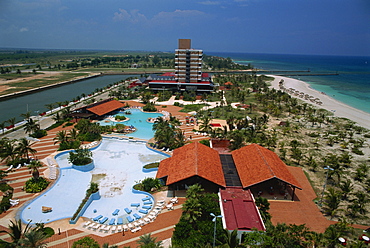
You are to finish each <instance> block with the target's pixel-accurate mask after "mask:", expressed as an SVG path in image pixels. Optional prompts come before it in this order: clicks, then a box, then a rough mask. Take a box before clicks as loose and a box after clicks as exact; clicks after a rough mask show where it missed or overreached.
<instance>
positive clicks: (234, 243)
mask: <svg viewBox="0 0 370 248" xmlns="http://www.w3.org/2000/svg"><path fill="white" fill-rule="evenodd" d="M224 236H225V240H226V243H225V245H226V246H223V247H225V248H226V247H227V248H236V247H238V245H239V239H238V229H235V230H233V231H232V232H229V230H227V229H224Z"/></svg>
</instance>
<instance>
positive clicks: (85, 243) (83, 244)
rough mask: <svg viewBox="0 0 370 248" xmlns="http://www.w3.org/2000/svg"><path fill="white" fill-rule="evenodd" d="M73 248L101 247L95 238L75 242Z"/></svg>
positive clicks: (85, 238)
mask: <svg viewBox="0 0 370 248" xmlns="http://www.w3.org/2000/svg"><path fill="white" fill-rule="evenodd" d="M72 248H100V245H99V243H98V242H96V241H95V240H94V239H93V238H90V237H84V238H82V239H80V240H77V241H75V242H74V243H73V245H72Z"/></svg>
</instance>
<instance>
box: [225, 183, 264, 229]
mask: <svg viewBox="0 0 370 248" xmlns="http://www.w3.org/2000/svg"><path fill="white" fill-rule="evenodd" d="M219 199H220V207H221V215H222V216H223V218H222V223H223V225H224V228H225V229H227V230H230V231H233V230H235V229H237V230H239V231H252V229H257V230H259V231H265V225H264V223H263V220H262V218H261V215H260V213H259V211H258V208H257V206H256V204H255V203H254V198H253V195H252V193H251V192H250V190H243V189H242V188H238V187H227V188H226V189H220V193H219Z"/></svg>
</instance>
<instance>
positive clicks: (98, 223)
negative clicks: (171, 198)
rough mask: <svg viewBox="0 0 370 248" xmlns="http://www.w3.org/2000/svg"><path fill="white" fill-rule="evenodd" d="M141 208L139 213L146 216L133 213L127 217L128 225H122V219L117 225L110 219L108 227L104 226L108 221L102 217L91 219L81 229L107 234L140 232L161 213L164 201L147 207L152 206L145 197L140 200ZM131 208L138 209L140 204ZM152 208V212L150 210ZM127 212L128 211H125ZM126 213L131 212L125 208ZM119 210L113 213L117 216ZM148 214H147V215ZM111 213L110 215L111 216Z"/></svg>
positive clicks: (133, 204)
mask: <svg viewBox="0 0 370 248" xmlns="http://www.w3.org/2000/svg"><path fill="white" fill-rule="evenodd" d="M142 201H143V206H142V209H140V210H139V212H140V213H143V214H145V215H146V216H145V217H143V216H140V215H139V214H137V213H134V214H133V216H134V218H133V217H131V216H130V215H129V216H127V217H126V218H127V220H128V222H129V223H128V224H123V220H122V218H118V219H117V223H116V222H115V218H112V219H111V220H110V222H109V224H108V225H106V224H104V223H105V222H106V221H108V218H107V217H103V216H102V215H99V216H96V217H95V218H93V219H92V221H87V222H85V223H84V224H83V227H85V228H87V229H91V230H94V231H97V230H99V231H100V232H106V233H108V232H109V230H111V231H112V233H114V232H116V231H117V232H122V231H129V230H130V231H131V232H133V233H134V232H137V231H140V230H141V227H142V226H144V225H146V224H149V223H151V222H153V221H154V220H155V219H156V217H157V215H158V214H159V213H160V212H161V210H162V208H163V207H164V204H165V201H164V200H162V201H159V202H158V203H157V204H156V205H155V206H149V205H150V204H153V202H152V199H151V198H150V197H145V198H143V199H142ZM131 206H133V207H139V206H140V203H132V204H131ZM151 208H153V210H152V211H150V209H151ZM127 210H129V211H127ZM125 211H126V213H128V212H130V213H131V210H130V209H128V208H125ZM149 211H150V212H149ZM118 212H119V209H116V210H115V211H114V212H113V213H117V214H118ZM148 212H149V213H148ZM113 213H112V214H113Z"/></svg>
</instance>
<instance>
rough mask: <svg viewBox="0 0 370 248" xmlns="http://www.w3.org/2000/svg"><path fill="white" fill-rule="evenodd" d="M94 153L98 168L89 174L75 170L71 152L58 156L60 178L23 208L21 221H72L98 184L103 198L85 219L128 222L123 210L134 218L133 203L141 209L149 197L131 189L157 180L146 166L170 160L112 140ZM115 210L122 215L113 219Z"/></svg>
mask: <svg viewBox="0 0 370 248" xmlns="http://www.w3.org/2000/svg"><path fill="white" fill-rule="evenodd" d="M92 152H93V159H94V165H95V168H94V169H93V170H92V171H88V172H81V171H78V170H75V169H73V168H72V167H71V164H70V163H69V162H68V152H65V153H60V154H59V155H57V156H56V158H55V159H56V161H57V163H58V165H59V167H60V177H59V178H58V180H57V182H56V183H55V184H54V185H53V187H52V188H51V189H49V190H48V191H46V192H44V193H42V194H41V195H40V196H39V197H37V198H36V199H35V200H34V201H32V202H31V203H29V204H28V205H27V206H25V207H24V209H23V211H22V212H21V216H20V217H21V219H22V221H23V222H29V221H31V223H39V222H42V223H48V222H52V221H55V220H59V219H64V218H70V217H72V215H73V214H74V213H75V211H76V210H77V208H78V206H79V205H80V203H81V201H82V200H83V198H84V197H85V194H86V189H87V188H88V187H89V184H90V182H91V181H94V182H97V183H98V184H99V192H100V195H101V198H100V200H95V201H93V202H92V203H91V205H90V206H89V207H88V208H87V210H86V211H85V213H84V214H83V216H84V217H88V218H94V217H96V216H97V215H102V216H104V217H108V219H109V220H110V219H111V218H116V220H117V218H123V221H124V222H127V221H126V216H127V213H126V212H125V211H124V208H129V209H131V210H132V213H131V215H133V214H134V213H139V210H140V208H132V207H131V203H140V205H141V206H142V205H143V201H142V199H143V198H144V197H145V196H146V195H145V194H134V193H133V192H132V186H133V185H134V184H136V183H137V182H138V181H139V180H142V179H144V178H146V177H155V175H156V171H153V172H148V173H146V172H144V171H143V166H144V165H145V164H148V163H152V162H157V161H161V160H163V159H165V158H167V157H168V156H165V155H163V154H160V153H157V152H155V151H152V150H150V149H148V148H147V147H146V144H144V143H141V142H129V141H127V140H126V141H125V140H118V139H109V138H104V139H103V141H102V143H101V144H100V145H99V146H98V147H97V148H95V149H93V150H92ZM42 206H46V207H52V209H53V210H52V211H51V212H49V213H42V211H41V208H42ZM116 209H119V210H120V211H119V213H118V215H115V216H113V215H112V213H113V212H114V210H116ZM139 214H140V215H143V214H141V213H139ZM108 222H109V221H108Z"/></svg>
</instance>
